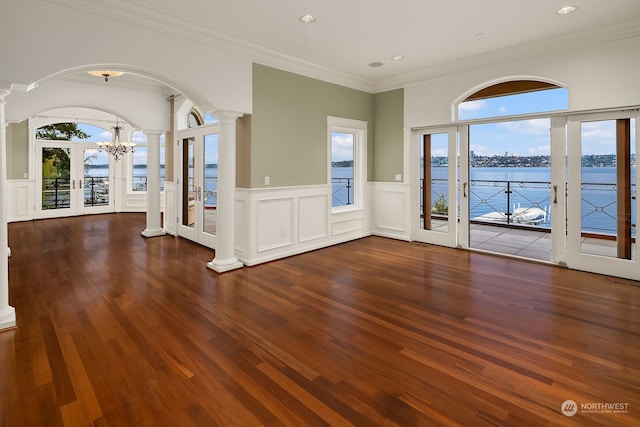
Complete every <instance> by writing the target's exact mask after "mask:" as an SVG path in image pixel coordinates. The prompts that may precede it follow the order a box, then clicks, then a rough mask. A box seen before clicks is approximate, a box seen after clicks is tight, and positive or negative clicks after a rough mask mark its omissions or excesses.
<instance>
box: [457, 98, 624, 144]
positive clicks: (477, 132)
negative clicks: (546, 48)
mask: <svg viewBox="0 0 640 427" xmlns="http://www.w3.org/2000/svg"><path fill="white" fill-rule="evenodd" d="M567 108H568V94H567V91H566V89H555V90H545V91H539V92H532V93H527V94H521V95H512V96H502V97H497V98H491V99H483V100H478V101H470V102H465V103H462V104H461V105H460V107H459V110H458V112H459V117H460V120H472V119H478V118H487V117H502V116H509V115H515V114H527V113H533V112H540V111H557V110H565V109H567ZM632 127H634V128H635V121H633V123H632ZM549 128H550V120H549V119H534V120H523V121H507V122H501V123H493V124H485V125H472V126H471V130H470V140H469V144H470V147H469V149H470V150H472V151H473V152H474V153H475V154H476V155H483V156H492V155H494V154H498V155H503V154H505V153H506V152H508V153H510V154H515V155H520V156H534V155H549V154H550V130H549ZM615 135H616V134H615V121H613V120H608V121H598V122H587V123H583V124H582V154H613V153H615ZM632 145H633V146H635V132H632ZM632 152H635V150H632Z"/></svg>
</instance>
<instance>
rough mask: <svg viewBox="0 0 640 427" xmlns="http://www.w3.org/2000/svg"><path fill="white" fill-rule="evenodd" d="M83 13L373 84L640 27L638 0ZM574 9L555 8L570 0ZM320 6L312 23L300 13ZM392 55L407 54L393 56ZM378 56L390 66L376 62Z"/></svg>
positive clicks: (205, 5)
mask: <svg viewBox="0 0 640 427" xmlns="http://www.w3.org/2000/svg"><path fill="white" fill-rule="evenodd" d="M60 2H64V3H67V4H69V3H75V6H76V7H78V8H82V9H84V10H85V11H88V12H92V13H97V14H100V15H102V16H107V17H109V18H112V19H117V20H121V21H125V22H128V23H132V22H136V24H137V25H140V26H147V27H149V28H152V29H154V30H158V29H160V28H161V29H162V31H165V32H169V33H172V32H173V33H175V34H176V35H179V36H180V37H189V38H192V39H193V40H197V41H199V42H202V41H205V42H211V43H216V44H218V45H220V44H223V45H226V46H229V47H231V48H233V49H237V50H239V51H241V52H242V53H243V54H248V55H250V56H251V57H252V58H253V59H254V60H255V61H257V62H261V63H264V64H267V65H281V66H282V68H285V69H287V68H288V69H290V70H292V71H296V70H301V69H308V70H311V69H315V70H321V72H322V73H324V74H326V75H328V74H331V73H333V74H334V75H335V76H339V78H340V79H341V80H342V81H352V82H353V84H352V86H353V87H358V88H369V89H371V90H372V91H376V90H382V89H386V88H392V87H398V86H400V85H401V84H403V83H408V82H409V83H410V82H412V81H418V80H420V79H424V78H433V77H437V75H438V74H440V75H442V74H446V73H451V72H455V71H456V70H457V71H460V70H463V69H465V67H466V69H469V67H471V66H474V67H478V66H483V65H489V64H490V63H492V62H495V61H506V60H514V59H518V58H524V57H528V56H531V55H536V54H542V53H544V52H549V51H557V50H559V49H563V48H565V47H566V46H571V47H575V46H576V45H578V44H580V43H584V44H587V43H589V42H591V41H593V40H595V39H603V38H606V37H611V35H612V34H619V33H624V32H625V31H627V32H629V31H637V29H638V28H639V27H640V0H393V1H389V0H387V1H381V0H322V1H320V0H269V1H267V0H232V1H220V0H181V1H176V0H128V1H124V0H103V1H100V2H95V1H88V2H78V1H74V0H66V1H65V0H61V1H60ZM569 4H570V5H574V6H577V8H578V9H577V10H576V11H575V12H574V13H572V14H569V15H562V16H561V15H557V14H556V10H558V9H559V8H560V7H562V6H566V5H569ZM304 14H312V15H313V16H315V17H316V19H317V20H316V22H315V23H313V24H303V23H301V22H300V20H299V17H300V16H302V15H304ZM394 55H403V56H404V58H405V59H404V60H402V61H392V60H391V57H392V56H394ZM372 62H382V63H384V65H383V66H381V67H377V68H372V67H370V66H369V64H370V63H372Z"/></svg>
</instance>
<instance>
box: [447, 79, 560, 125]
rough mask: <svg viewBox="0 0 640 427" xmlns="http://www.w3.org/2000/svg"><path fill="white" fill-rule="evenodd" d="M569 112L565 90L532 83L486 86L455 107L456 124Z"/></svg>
mask: <svg viewBox="0 0 640 427" xmlns="http://www.w3.org/2000/svg"><path fill="white" fill-rule="evenodd" d="M567 108H569V91H568V90H567V89H566V88H563V87H559V86H556V85H552V84H550V83H545V82H539V81H534V80H515V81H509V82H504V83H498V84H496V85H493V86H489V87H487V88H484V89H482V90H479V91H478V92H476V93H474V94H472V95H470V96H469V97H467V98H466V99H465V100H464V101H462V102H461V103H460V104H459V105H458V120H472V119H486V118H492V117H504V116H515V115H519V114H531V113H539V112H547V111H558V110H566V109H567Z"/></svg>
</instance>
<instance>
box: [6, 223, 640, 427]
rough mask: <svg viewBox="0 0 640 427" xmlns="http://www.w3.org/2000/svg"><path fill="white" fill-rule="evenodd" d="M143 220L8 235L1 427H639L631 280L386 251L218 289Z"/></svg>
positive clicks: (345, 252)
mask: <svg viewBox="0 0 640 427" xmlns="http://www.w3.org/2000/svg"><path fill="white" fill-rule="evenodd" d="M144 224H145V219H144V215H142V214H112V215H96V216H85V217H76V218H62V219H56V220H42V221H32V222H25V223H14V224H10V225H9V239H10V244H11V249H12V257H11V259H10V261H9V268H10V271H9V273H10V301H11V304H12V305H13V306H14V307H16V314H17V328H16V329H15V330H12V331H8V332H3V333H0V416H1V421H2V423H1V425H6V426H23V425H24V426H36V425H47V426H56V425H61V426H62V425H64V426H74V425H94V426H121V425H156V426H175V425H180V426H181V427H182V426H186V427H188V426H203V425H207V426H209V425H210V426H216V425H219V426H258V425H265V426H296V427H299V426H303V425H357V426H359V427H360V426H380V425H388V426H393V425H395V426H414V425H416V426H417V425H429V426H431V425H436V426H438V425H440V426H451V425H461V426H469V425H473V426H495V425H504V426H510V425H522V426H527V425H530V426H540V425H588V426H607V427H608V426H634V425H639V424H640V362H639V361H638V360H639V359H638V355H639V354H640V310H639V308H640V283H638V282H634V281H629V280H620V279H615V278H611V277H605V276H599V275H594V274H588V273H583V272H577V271H571V270H568V269H563V268H559V267H554V266H550V265H545V264H536V263H531V262H525V261H516V260H511V259H507V258H502V257H493V256H490V255H486V254H479V253H473V252H468V251H462V250H456V249H448V248H442V247H436V246H431V245H425V244H421V243H407V242H402V241H396V240H390V239H385V238H379V237H368V238H364V239H360V240H357V241H352V242H348V243H344V244H341V245H337V246H334V247H330V248H326V249H322V250H317V251H313V252H309V253H305V254H302V255H299V256H295V257H291V258H287V259H283V260H278V261H274V262H270V263H267V264H262V265H259V266H255V267H247V268H243V269H239V270H235V271H232V272H228V273H225V274H222V275H218V274H216V273H214V272H212V271H211V270H209V269H207V268H206V267H205V264H206V262H207V261H210V260H211V258H212V255H213V254H212V252H211V251H210V250H208V249H206V248H203V247H201V246H199V245H196V244H193V243H191V242H189V241H186V240H183V239H180V238H176V237H172V236H162V237H155V238H152V239H145V238H143V237H141V236H140V234H139V233H140V230H142V229H143V228H144ZM568 399H572V400H574V401H576V402H577V403H578V406H580V405H581V404H588V403H599V402H600V403H607V402H621V403H625V404H628V405H627V408H628V410H627V411H626V412H623V413H594V412H586V411H583V412H579V413H578V414H576V415H575V416H573V417H571V418H568V417H566V416H564V415H563V414H562V412H561V410H560V406H561V404H562V402H564V401H565V400H568Z"/></svg>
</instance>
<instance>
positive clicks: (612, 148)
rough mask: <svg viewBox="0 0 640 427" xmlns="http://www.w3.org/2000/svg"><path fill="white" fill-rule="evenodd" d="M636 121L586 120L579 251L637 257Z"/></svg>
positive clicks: (583, 135) (582, 143)
mask: <svg viewBox="0 0 640 427" xmlns="http://www.w3.org/2000/svg"><path fill="white" fill-rule="evenodd" d="M635 128H636V124H635V119H620V120H603V121H593V122H584V123H581V129H580V132H581V135H580V136H581V138H580V139H581V147H580V148H581V156H582V158H581V161H582V163H581V169H580V176H581V186H580V234H581V235H580V251H581V252H582V253H588V254H595V255H602V256H608V257H613V258H621V259H635V237H636V208H635V205H636V203H635V201H636V186H635V182H636V167H635V161H636V151H635V146H636V135H635Z"/></svg>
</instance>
